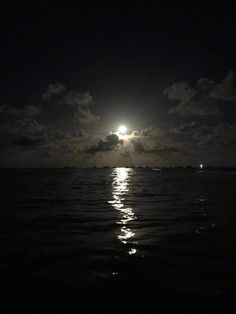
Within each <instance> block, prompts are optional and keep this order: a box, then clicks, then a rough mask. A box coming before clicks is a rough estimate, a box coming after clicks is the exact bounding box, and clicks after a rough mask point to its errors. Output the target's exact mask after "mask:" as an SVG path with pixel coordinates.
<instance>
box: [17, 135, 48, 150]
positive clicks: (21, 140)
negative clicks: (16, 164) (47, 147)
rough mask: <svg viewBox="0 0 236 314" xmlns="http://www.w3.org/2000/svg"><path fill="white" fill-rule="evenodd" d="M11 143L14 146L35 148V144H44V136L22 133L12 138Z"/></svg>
mask: <svg viewBox="0 0 236 314" xmlns="http://www.w3.org/2000/svg"><path fill="white" fill-rule="evenodd" d="M12 143H13V144H14V145H16V146H22V147H26V148H35V147H36V146H39V145H42V144H45V143H46V138H45V137H43V136H34V135H28V134H22V135H20V136H18V137H17V138H16V139H13V140H12Z"/></svg>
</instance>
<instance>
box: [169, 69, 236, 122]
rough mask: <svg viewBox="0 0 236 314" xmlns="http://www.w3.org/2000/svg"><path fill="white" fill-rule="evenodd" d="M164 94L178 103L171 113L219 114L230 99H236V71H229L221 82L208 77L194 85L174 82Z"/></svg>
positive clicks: (232, 100) (233, 100)
mask: <svg viewBox="0 0 236 314" xmlns="http://www.w3.org/2000/svg"><path fill="white" fill-rule="evenodd" d="M163 94H164V95H165V96H167V97H168V99H170V100H174V101H176V103H177V104H176V105H175V106H173V107H172V108H171V109H170V110H169V113H178V114H181V115H196V116H207V115H219V114H221V112H222V108H223V107H224V106H225V105H226V104H227V103H228V102H229V101H231V102H235V101H236V84H235V75H234V72H229V73H228V74H227V75H226V77H225V78H224V79H223V81H222V82H220V83H216V82H214V81H211V80H209V79H206V78H202V79H200V80H198V81H197V83H196V84H195V85H193V86H191V85H190V84H189V83H187V82H179V83H174V84H173V85H172V86H170V87H168V88H166V89H165V90H164V92H163Z"/></svg>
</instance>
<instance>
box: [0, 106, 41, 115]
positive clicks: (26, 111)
mask: <svg viewBox="0 0 236 314" xmlns="http://www.w3.org/2000/svg"><path fill="white" fill-rule="evenodd" d="M40 114H41V108H40V106H33V105H28V106H24V107H14V106H10V105H2V106H0V117H4V118H6V117H17V116H24V117H37V116H39V115H40Z"/></svg>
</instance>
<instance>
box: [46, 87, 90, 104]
mask: <svg viewBox="0 0 236 314" xmlns="http://www.w3.org/2000/svg"><path fill="white" fill-rule="evenodd" d="M42 98H43V100H44V101H50V103H52V102H53V103H55V104H64V105H69V106H81V107H86V106H89V105H91V104H92V102H93V98H92V96H91V95H90V93H89V92H85V93H81V92H76V91H73V90H68V88H67V87H66V86H65V85H63V84H60V83H56V84H50V85H49V86H48V88H47V89H46V90H45V91H44V92H43V94H42Z"/></svg>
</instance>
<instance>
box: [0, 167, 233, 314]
mask: <svg viewBox="0 0 236 314" xmlns="http://www.w3.org/2000/svg"><path fill="white" fill-rule="evenodd" d="M0 177H1V180H0V185H1V189H0V271H1V288H2V293H1V303H0V307H1V313H15V312H20V311H22V312H24V313H26V312H29V313H179V312H181V313H209V311H210V312H214V313H235V311H236V309H235V303H236V302H235V292H236V193H235V190H236V189H235V188H236V172H235V171H224V170H220V169H219V170H211V171H210V170H209V171H208V170H205V171H204V170H203V171H199V170H196V169H148V168H147V169H142V168H141V169H134V168H103V169H66V168H65V169H5V170H4V169H2V170H0Z"/></svg>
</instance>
